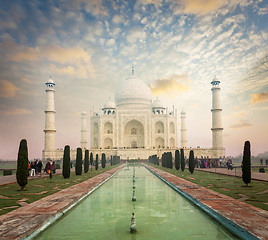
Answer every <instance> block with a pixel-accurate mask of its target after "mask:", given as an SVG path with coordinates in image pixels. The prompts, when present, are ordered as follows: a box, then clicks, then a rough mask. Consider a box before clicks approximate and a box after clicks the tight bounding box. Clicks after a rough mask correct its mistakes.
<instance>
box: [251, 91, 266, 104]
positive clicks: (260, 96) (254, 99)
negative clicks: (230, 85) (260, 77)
mask: <svg viewBox="0 0 268 240" xmlns="http://www.w3.org/2000/svg"><path fill="white" fill-rule="evenodd" d="M250 96H251V100H250V102H251V103H260V102H265V101H268V92H266V91H264V92H261V93H257V94H254V93H253V94H250Z"/></svg>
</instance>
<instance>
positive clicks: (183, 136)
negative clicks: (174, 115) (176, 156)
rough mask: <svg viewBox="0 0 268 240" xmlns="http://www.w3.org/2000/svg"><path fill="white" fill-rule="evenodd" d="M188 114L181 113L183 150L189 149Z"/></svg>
mask: <svg viewBox="0 0 268 240" xmlns="http://www.w3.org/2000/svg"><path fill="white" fill-rule="evenodd" d="M185 115H186V113H185V112H184V111H182V112H181V148H187V138H186V131H187V130H186V116H185Z"/></svg>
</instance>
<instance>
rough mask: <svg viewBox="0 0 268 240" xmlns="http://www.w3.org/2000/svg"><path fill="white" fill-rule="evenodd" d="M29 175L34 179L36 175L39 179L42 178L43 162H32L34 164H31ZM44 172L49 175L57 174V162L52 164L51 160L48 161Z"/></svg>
mask: <svg viewBox="0 0 268 240" xmlns="http://www.w3.org/2000/svg"><path fill="white" fill-rule="evenodd" d="M28 166H29V167H28V168H29V175H30V176H31V177H34V176H35V175H38V177H40V176H41V175H42V169H43V163H42V161H41V160H39V161H38V160H35V161H32V162H29V165H28ZM43 172H46V173H47V174H50V172H51V173H52V174H55V173H56V163H55V162H52V161H51V160H50V161H48V162H47V163H46V166H45V168H44V171H43Z"/></svg>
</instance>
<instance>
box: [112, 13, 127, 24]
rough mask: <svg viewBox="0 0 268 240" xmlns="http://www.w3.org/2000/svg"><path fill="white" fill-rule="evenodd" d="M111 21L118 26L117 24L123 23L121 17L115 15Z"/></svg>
mask: <svg viewBox="0 0 268 240" xmlns="http://www.w3.org/2000/svg"><path fill="white" fill-rule="evenodd" d="M112 21H113V23H115V24H118V23H122V22H123V21H124V19H123V17H121V16H119V15H117V14H116V15H114V17H113V19H112Z"/></svg>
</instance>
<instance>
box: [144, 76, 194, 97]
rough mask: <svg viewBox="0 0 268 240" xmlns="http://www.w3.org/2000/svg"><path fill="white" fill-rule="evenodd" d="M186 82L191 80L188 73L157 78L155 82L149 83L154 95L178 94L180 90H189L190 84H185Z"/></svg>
mask: <svg viewBox="0 0 268 240" xmlns="http://www.w3.org/2000/svg"><path fill="white" fill-rule="evenodd" d="M184 82H188V83H189V82H190V79H189V78H188V74H184V75H176V74H173V75H172V76H171V77H170V78H161V79H157V80H155V82H154V83H153V84H149V87H150V88H151V91H152V94H153V95H154V96H156V95H160V94H169V95H170V96H174V95H176V94H177V93H178V92H187V91H189V89H190V88H189V86H187V85H184Z"/></svg>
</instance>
